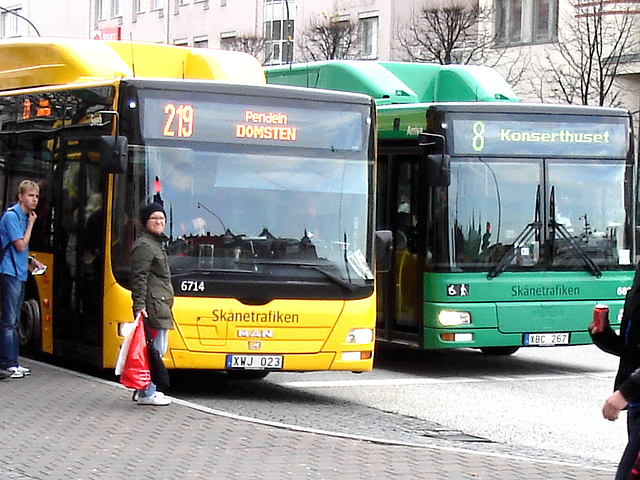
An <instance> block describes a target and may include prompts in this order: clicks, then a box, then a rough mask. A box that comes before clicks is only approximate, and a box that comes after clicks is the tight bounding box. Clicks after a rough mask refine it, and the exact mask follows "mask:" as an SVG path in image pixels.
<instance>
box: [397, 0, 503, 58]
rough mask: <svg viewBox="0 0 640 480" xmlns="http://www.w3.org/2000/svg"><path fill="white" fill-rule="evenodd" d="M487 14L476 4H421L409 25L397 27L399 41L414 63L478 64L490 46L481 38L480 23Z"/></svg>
mask: <svg viewBox="0 0 640 480" xmlns="http://www.w3.org/2000/svg"><path fill="white" fill-rule="evenodd" d="M486 19H488V12H487V11H485V10H483V9H481V8H480V6H479V5H478V4H477V3H474V2H472V3H468V2H456V0H452V1H451V2H449V3H448V4H446V5H441V6H433V4H425V5H423V6H422V7H420V12H419V13H418V14H417V15H412V20H411V21H410V22H409V24H407V25H404V26H403V27H401V35H399V42H400V45H401V46H402V48H403V49H404V51H405V52H406V54H407V56H408V59H409V60H411V61H414V62H435V63H440V64H442V65H447V64H450V63H462V64H468V63H479V62H480V61H481V60H482V59H483V57H482V56H483V52H484V50H485V49H486V48H488V47H490V46H491V40H492V39H491V38H485V37H484V36H482V35H481V30H480V29H479V26H480V24H481V23H482V22H483V21H485V20H486Z"/></svg>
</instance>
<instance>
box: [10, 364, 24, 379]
mask: <svg viewBox="0 0 640 480" xmlns="http://www.w3.org/2000/svg"><path fill="white" fill-rule="evenodd" d="M6 371H7V372H9V373H11V375H10V376H9V378H24V372H21V371H20V370H18V367H9V368H7V369H6Z"/></svg>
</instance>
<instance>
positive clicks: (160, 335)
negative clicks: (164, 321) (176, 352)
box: [138, 329, 169, 397]
mask: <svg viewBox="0 0 640 480" xmlns="http://www.w3.org/2000/svg"><path fill="white" fill-rule="evenodd" d="M155 332H156V336H155V337H153V341H154V343H155V346H156V349H157V350H158V353H159V354H160V356H161V357H164V354H165V353H167V347H168V346H169V330H166V329H159V330H155ZM154 393H156V384H155V383H153V382H151V383H150V384H149V386H148V387H147V388H145V389H144V390H138V394H139V395H140V396H141V397H150V396H152V395H153V394H154Z"/></svg>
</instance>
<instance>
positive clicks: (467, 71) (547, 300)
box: [267, 62, 638, 354]
mask: <svg viewBox="0 0 640 480" xmlns="http://www.w3.org/2000/svg"><path fill="white" fill-rule="evenodd" d="M369 63H370V64H369V65H367V68H366V71H364V70H363V71H359V70H358V65H357V62H346V64H345V69H343V74H344V72H345V70H346V71H349V72H350V74H351V75H354V76H355V77H356V79H355V80H353V79H352V80H351V81H345V82H344V83H343V85H344V90H358V91H363V90H366V88H364V87H367V84H366V81H369V82H373V83H375V77H371V76H369V75H368V74H369V73H371V71H372V70H374V69H375V68H379V69H382V70H385V71H386V73H385V75H386V76H387V80H389V79H390V78H391V77H394V76H395V77H396V80H395V84H393V82H391V81H390V82H388V83H387V84H386V85H385V86H384V88H387V90H386V91H387V93H384V92H382V93H381V91H382V90H384V88H382V89H381V91H375V90H373V89H372V90H371V91H370V94H371V95H372V96H374V98H375V99H376V101H377V114H378V152H377V155H378V170H377V180H376V185H377V194H376V197H377V207H376V208H377V222H378V228H379V229H382V228H384V229H389V230H391V231H392V232H393V233H394V243H395V252H394V262H393V265H392V267H391V269H390V270H389V271H388V272H384V273H379V274H378V282H379V285H378V286H379V288H378V292H379V297H378V320H377V338H378V340H379V341H386V342H392V343H397V344H405V345H413V346H418V347H420V348H424V349H445V348H462V347H470V348H479V349H481V350H482V351H483V352H484V353H487V354H512V353H514V352H515V351H516V350H518V349H519V348H520V347H522V346H553V345H579V344H587V343H590V341H591V340H590V337H589V335H588V332H587V326H588V324H589V322H590V320H591V317H592V312H593V308H594V306H595V305H596V304H597V303H605V304H607V305H609V307H610V316H611V322H612V325H613V326H614V328H616V327H617V326H618V325H619V316H620V310H621V309H622V306H623V303H624V298H625V295H626V292H627V290H628V289H629V288H630V285H631V283H632V280H633V275H634V266H635V263H636V261H637V254H638V252H637V247H636V228H635V227H636V221H635V220H636V218H637V214H636V205H637V179H636V176H635V175H636V174H635V173H634V172H636V171H637V169H636V165H635V160H634V153H633V147H632V145H633V141H632V138H633V135H632V129H631V118H630V115H629V112H628V111H627V110H624V109H616V108H602V107H588V106H572V105H546V104H526V103H521V102H518V101H517V97H516V96H515V94H513V91H512V90H511V88H510V87H509V86H508V85H507V84H506V82H504V81H502V82H498V81H495V80H492V81H487V78H491V77H492V76H493V77H494V79H495V78H497V77H496V75H497V74H495V72H494V73H493V74H492V73H488V72H487V70H491V69H484V68H483V67H464V66H437V65H431V66H430V65H424V64H422V65H415V64H414V65H412V64H403V63H395V64H394V63H382V62H380V63H376V62H369ZM313 66H314V65H313V64H310V65H303V66H298V65H293V66H287V67H286V68H285V67H280V68H270V69H267V78H268V82H271V83H284V84H286V83H290V82H291V83H295V82H300V81H301V80H300V78H301V77H304V75H305V72H313V71H314V69H313ZM296 68H298V69H299V70H298V72H297V73H296ZM452 71H453V73H456V72H457V73H458V75H457V76H456V75H452ZM316 72H320V73H319V74H317V75H316V76H315V77H314V80H316V85H315V86H319V87H323V88H332V87H331V85H329V84H330V82H328V81H327V80H326V79H324V80H322V81H320V80H319V79H321V78H322V77H323V75H322V68H319V69H318V70H316ZM412 72H414V73H412ZM428 72H431V75H429V74H427V73H428ZM328 73H330V72H327V75H325V76H328ZM387 73H388V74H391V77H389V75H387ZM443 73H447V75H448V76H447V78H446V80H443ZM346 76H347V77H348V75H346ZM474 76H475V77H476V78H477V82H476V84H474V80H473V79H474ZM454 77H455V78H457V81H458V83H459V84H458V85H454V83H455V82H454ZM358 78H359V81H358ZM500 78H501V77H500ZM291 79H295V81H293V80H291ZM363 79H364V80H363ZM365 80H366V81H365ZM309 83H310V85H309V86H314V85H312V84H311V83H312V82H309ZM427 84H428V85H427ZM363 86H364V87H363ZM456 89H457V91H459V92H461V98H459V99H458V101H456V99H455V98H452V97H453V95H452V93H451V92H452V91H454V90H456ZM399 91H404V92H406V93H407V95H403V96H402V98H404V99H406V100H407V101H405V102H394V100H393V98H392V95H391V93H394V94H395V93H396V92H399ZM440 92H444V93H443V94H442V95H440ZM465 92H466V93H465ZM412 95H413V96H412ZM472 97H475V99H474V98H472Z"/></svg>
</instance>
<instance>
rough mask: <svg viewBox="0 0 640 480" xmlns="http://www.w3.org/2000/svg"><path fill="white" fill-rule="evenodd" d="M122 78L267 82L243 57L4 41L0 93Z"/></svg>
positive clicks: (151, 47) (148, 46)
mask: <svg viewBox="0 0 640 480" xmlns="http://www.w3.org/2000/svg"><path fill="white" fill-rule="evenodd" d="M121 77H144V78H171V79H181V78H188V79H202V80H221V81H228V82H233V83H249V84H254V85H255V84H258V85H260V84H264V83H265V76H264V72H263V70H262V66H261V65H260V62H258V60H257V59H256V58H255V57H252V56H251V55H249V54H246V53H241V52H231V51H226V50H213V49H197V48H186V47H177V46H172V45H163V44H153V43H141V42H133V43H132V42H104V41H100V40H85V39H63V38H48V39H47V38H29V39H15V40H2V41H0V90H11V89H18V88H30V87H39V86H46V85H62V84H67V83H83V82H92V81H98V80H111V79H114V78H121Z"/></svg>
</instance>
